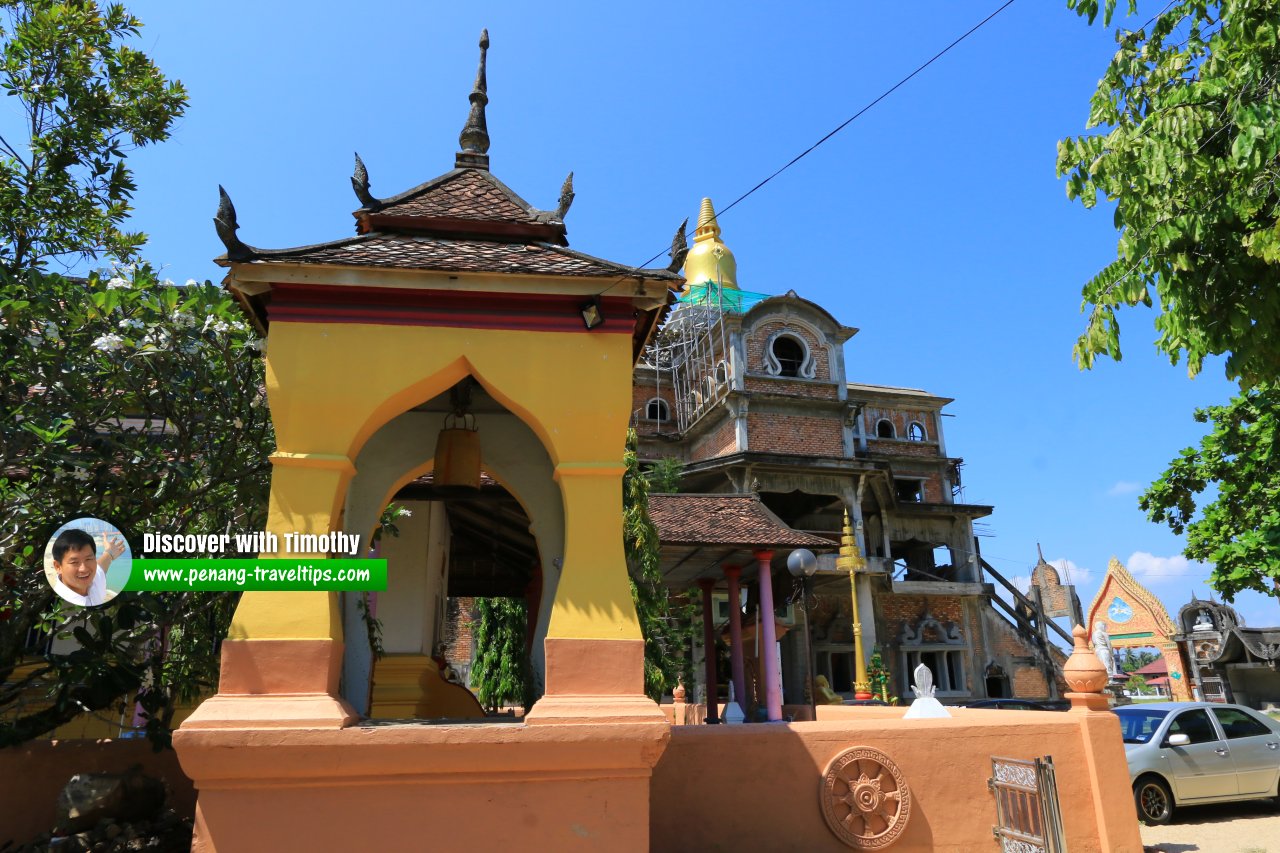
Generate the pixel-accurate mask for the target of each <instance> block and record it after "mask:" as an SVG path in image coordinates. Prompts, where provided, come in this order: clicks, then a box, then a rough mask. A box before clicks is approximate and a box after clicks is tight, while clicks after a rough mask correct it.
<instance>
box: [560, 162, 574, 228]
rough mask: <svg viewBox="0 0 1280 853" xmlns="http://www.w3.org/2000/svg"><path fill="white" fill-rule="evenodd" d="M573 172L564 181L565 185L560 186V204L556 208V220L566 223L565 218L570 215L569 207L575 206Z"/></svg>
mask: <svg viewBox="0 0 1280 853" xmlns="http://www.w3.org/2000/svg"><path fill="white" fill-rule="evenodd" d="M573 196H574V192H573V172H570V173H569V177H567V178H565V179H564V183H563V184H562V185H561V186H560V204H559V206H558V207H556V219H559V220H560V221H561V222H563V221H564V218H565V216H566V215H567V214H568V213H569V207H570V206H571V205H572V204H573Z"/></svg>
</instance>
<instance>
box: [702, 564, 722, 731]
mask: <svg viewBox="0 0 1280 853" xmlns="http://www.w3.org/2000/svg"><path fill="white" fill-rule="evenodd" d="M715 585H716V582H715V581H713V580H711V579H710V578H706V579H704V580H700V581H698V586H700V587H702V648H703V657H704V658H705V659H706V665H707V669H706V679H707V720H706V721H707V723H708V724H714V723H718V722H720V713H719V701H720V700H719V694H720V683H719V681H717V674H716V619H715V616H716V614H715V608H713V607H712V606H711V589H712V587H714V586H715Z"/></svg>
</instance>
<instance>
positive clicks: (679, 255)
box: [667, 216, 689, 272]
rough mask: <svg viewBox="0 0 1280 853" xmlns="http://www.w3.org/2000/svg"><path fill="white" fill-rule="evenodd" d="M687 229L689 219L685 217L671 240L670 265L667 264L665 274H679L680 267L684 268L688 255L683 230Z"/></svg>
mask: <svg viewBox="0 0 1280 853" xmlns="http://www.w3.org/2000/svg"><path fill="white" fill-rule="evenodd" d="M688 227H689V217H687V216H686V217H685V218H684V222H681V223H680V227H679V228H677V229H676V234H675V236H674V237H672V238H671V252H670V254H671V263H669V264H667V272H680V267H682V266H684V259H685V256H687V255H688V254H689V242H688V240H686V239H685V236H684V230H685V229H686V228H688Z"/></svg>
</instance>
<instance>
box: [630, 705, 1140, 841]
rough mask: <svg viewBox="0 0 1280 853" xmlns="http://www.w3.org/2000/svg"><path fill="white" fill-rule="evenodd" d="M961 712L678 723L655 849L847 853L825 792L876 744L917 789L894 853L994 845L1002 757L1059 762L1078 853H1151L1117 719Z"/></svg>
mask: <svg viewBox="0 0 1280 853" xmlns="http://www.w3.org/2000/svg"><path fill="white" fill-rule="evenodd" d="M950 710H953V711H955V712H956V713H955V715H954V716H953V717H952V718H951V719H944V720H928V721H923V720H904V719H901V718H900V717H901V715H902V714H903V713H905V708H886V707H876V706H856V707H854V706H850V707H839V706H831V707H830V708H829V709H825V708H823V707H821V706H820V707H819V715H820V717H822V716H825V715H824V711H827V714H828V715H830V714H834V715H836V716H839V717H841V718H842V719H839V720H827V721H824V720H822V719H820V720H819V721H818V722H814V723H791V724H770V725H746V726H677V727H675V728H673V729H672V732H671V742H670V744H669V745H668V747H667V750H666V751H665V752H664V753H663V755H662V758H661V759H660V760H659V762H658V764H657V766H656V767H655V768H654V773H653V794H652V804H651V807H650V841H651V844H652V849H654V850H717V849H727V848H728V847H732V846H737V847H740V846H742V845H743V844H746V845H747V847H748V848H749V849H751V850H763V851H784V850H805V851H832V853H835V851H847V850H848V849H849V848H848V847H847V846H846V845H845V843H844V842H842V841H840V840H839V839H837V838H836V836H835V835H834V834H833V833H832V831H831V830H830V829H829V827H828V825H827V823H826V820H825V819H824V817H823V814H822V807H821V800H820V796H819V792H820V787H821V783H822V777H823V774H824V773H825V772H826V768H827V766H828V765H829V764H830V763H831V762H832V760H833V759H835V758H836V757H837V756H839V755H840V754H841V753H843V752H844V751H845V750H847V749H849V748H851V747H855V746H866V747H873V748H875V749H876V750H879V751H881V752H883V753H885V754H886V755H888V757H889V758H890V759H891V760H892V761H893V763H895V764H896V765H897V766H898V768H899V770H900V771H901V773H902V777H903V780H904V782H905V784H906V786H907V789H908V790H909V792H910V798H911V801H912V806H911V814H910V817H909V818H908V819H907V825H906V827H905V830H904V832H903V834H902V835H901V836H900V837H899V838H898V840H897V841H896V842H895V843H894V844H893V847H892V849H894V850H903V851H925V850H928V851H948V853H971V851H975V850H987V849H994V846H995V845H994V842H993V840H992V835H991V830H992V827H993V826H994V825H995V823H996V805H995V798H994V795H993V794H992V793H991V792H990V791H989V790H988V789H987V779H988V778H990V776H991V775H992V768H991V758H992V757H993V756H1001V757H1006V758H1023V759H1030V758H1036V757H1042V756H1045V755H1051V756H1053V760H1054V766H1055V769H1056V775H1057V782H1058V790H1059V803H1060V804H1061V807H1062V814H1063V820H1064V828H1065V832H1066V838H1067V847H1068V849H1070V850H1071V851H1073V853H1078V851H1102V850H1106V851H1110V853H1141V850H1142V842H1141V838H1140V836H1139V834H1138V821H1137V815H1136V813H1135V811H1134V807H1133V797H1132V795H1131V793H1130V790H1129V775H1128V770H1127V765H1126V764H1125V758H1124V747H1123V744H1122V743H1121V740H1120V731H1119V722H1118V720H1117V719H1116V718H1115V717H1114V715H1112V714H1109V713H1096V712H1090V711H1086V710H1079V711H1072V712H1067V713H1052V712H1044V711H988V710H981V709H950ZM862 772H874V771H872V770H868V769H867V768H866V767H865V766H864V767H863V768H862ZM855 778H856V777H855ZM692 816H696V818H695V817H692ZM855 828H860V827H858V826H857V825H856V824H855Z"/></svg>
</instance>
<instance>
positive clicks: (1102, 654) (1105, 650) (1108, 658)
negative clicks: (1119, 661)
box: [1093, 620, 1118, 678]
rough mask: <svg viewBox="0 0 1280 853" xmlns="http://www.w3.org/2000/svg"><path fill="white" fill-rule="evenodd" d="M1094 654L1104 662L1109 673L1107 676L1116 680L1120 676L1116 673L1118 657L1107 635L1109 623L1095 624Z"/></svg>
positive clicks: (1104, 667) (1103, 666) (1100, 622)
mask: <svg viewBox="0 0 1280 853" xmlns="http://www.w3.org/2000/svg"><path fill="white" fill-rule="evenodd" d="M1093 653H1094V654H1095V655H1097V656H1098V660H1099V661H1101V662H1102V668H1103V669H1105V670H1106V671H1107V676H1108V677H1109V678H1114V677H1115V676H1116V675H1117V674H1118V673H1117V672H1116V655H1115V652H1114V651H1112V649H1111V637H1110V635H1108V634H1107V623H1105V622H1103V621H1102V620H1098V621H1097V622H1094V623H1093Z"/></svg>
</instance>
